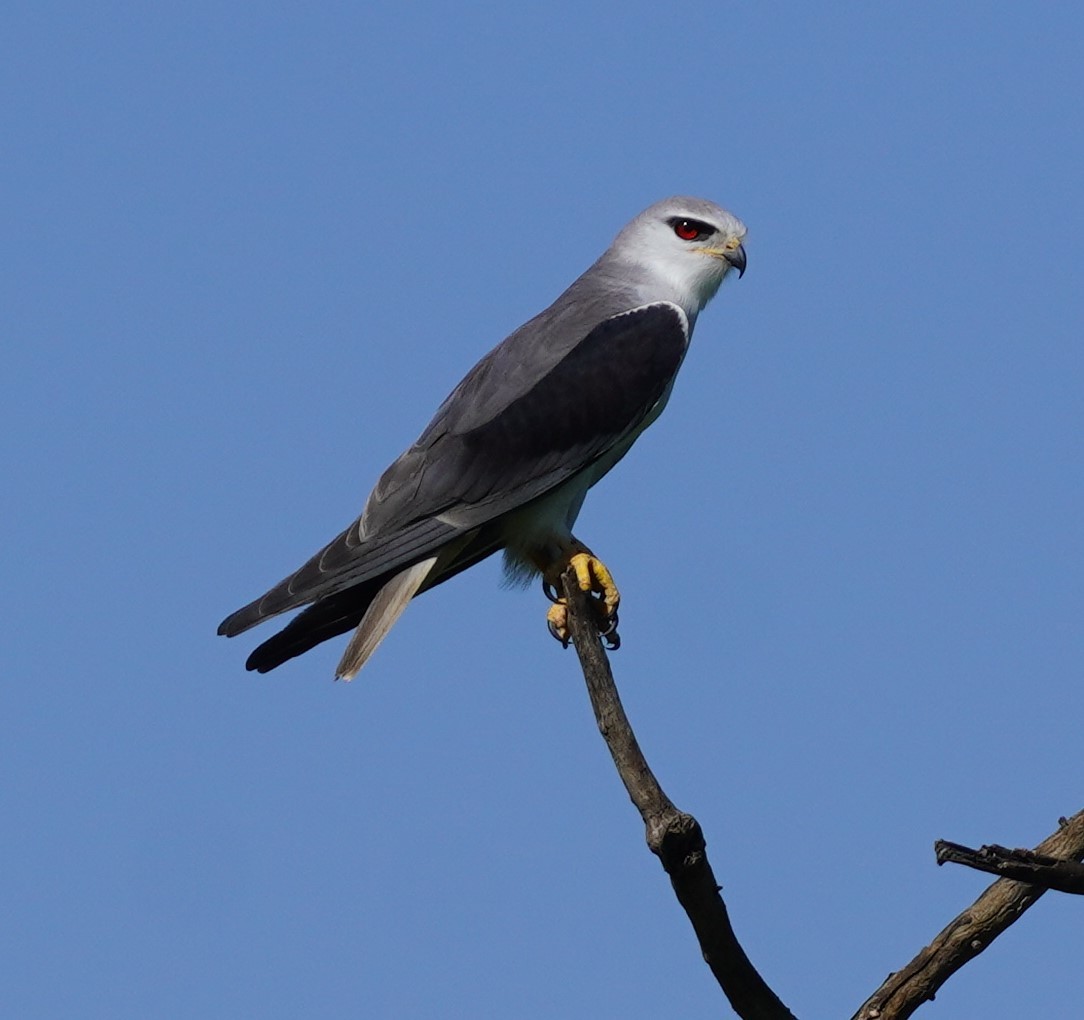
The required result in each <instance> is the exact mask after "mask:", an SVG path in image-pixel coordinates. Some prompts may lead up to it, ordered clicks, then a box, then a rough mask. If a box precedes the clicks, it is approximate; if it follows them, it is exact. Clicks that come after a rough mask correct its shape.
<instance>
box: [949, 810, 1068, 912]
mask: <svg viewBox="0 0 1084 1020" xmlns="http://www.w3.org/2000/svg"><path fill="white" fill-rule="evenodd" d="M1062 821H1063V822H1064V819H1062ZM933 848H934V851H935V852H936V854H937V863H938V864H963V865H965V866H966V867H968V868H975V869H976V870H977V871H987V872H989V873H990V874H991V875H1000V876H1001V877H1002V878H1012V879H1015V880H1016V881H1017V882H1027V883H1029V884H1030V885H1041V886H1042V887H1043V888H1044V889H1054V890H1056V891H1058V892H1064V893H1075V894H1076V895H1077V896H1082V895H1084V864H1077V863H1076V861H1065V860H1059V859H1058V858H1056V857H1044V856H1043V855H1042V854H1037V853H1035V851H1034V850H1010V849H1009V848H1008V847H1004V846H998V845H997V844H996V843H991V844H989V845H987V846H982V847H979V849H978V850H972V849H971V847H967V846H963V845H962V844H960V843H950V842H949V841H948V840H946V839H939V840H938V841H937V842H936V843H934V845H933Z"/></svg>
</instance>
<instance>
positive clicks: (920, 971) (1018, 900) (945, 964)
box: [854, 811, 1084, 1020]
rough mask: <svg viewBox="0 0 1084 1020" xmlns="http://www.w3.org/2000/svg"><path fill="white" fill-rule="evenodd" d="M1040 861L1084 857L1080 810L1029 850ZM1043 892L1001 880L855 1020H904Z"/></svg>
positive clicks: (891, 977)
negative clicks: (1041, 858)
mask: <svg viewBox="0 0 1084 1020" xmlns="http://www.w3.org/2000/svg"><path fill="white" fill-rule="evenodd" d="M1033 853H1035V854H1036V855H1038V856H1039V857H1043V858H1053V859H1059V860H1070V861H1080V860H1081V859H1082V858H1084V811H1080V812H1078V813H1077V814H1075V815H1073V817H1072V818H1070V819H1068V820H1066V819H1064V818H1063V819H1061V825H1060V828H1059V829H1058V831H1057V832H1055V833H1054V834H1053V835H1051V836H1048V837H1047V838H1046V839H1044V840H1043V841H1042V842H1041V843H1040V844H1039V845H1038V846H1037V847H1036V848H1035V850H1034V851H1033ZM1044 892H1046V889H1044V888H1043V887H1042V886H1038V885H1025V884H1023V883H1021V882H1015V881H1012V880H1011V879H1008V878H1000V879H998V880H997V881H996V882H995V883H994V884H993V885H991V886H990V887H989V888H988V889H987V890H986V891H985V892H984V893H983V894H982V895H981V896H980V897H979V898H978V899H977V900H975V902H974V903H973V904H972V905H971V906H970V907H968V908H967V910H965V911H964V912H963V913H962V914H960V915H959V917H957V918H956V919H955V920H953V921H951V922H949V925H948V927H946V928H945V929H944V931H942V932H941V934H940V935H938V936H937V938H935V939H934V940H933V942H931V943H930V944H929V945H928V946H926V948H925V949H923V950H922V951H921V952H920V953H919V954H918V955H917V956H916V957H915V958H914V959H913V960H912V961H911V962H910V963H909V964H907V966H906V967H904V968H903V970H900V971H897V972H896V973H894V974H890V975H889V976H888V980H887V981H885V983H884V984H883V985H881V987H880V988H878V989H877V991H876V992H874V993H873V995H872V996H870V998H869V999H867V1000H866V1002H865V1003H864V1004H863V1005H862V1008H861V1009H859V1011H858V1012H857V1013H855V1015H854V1020H904V1018H906V1017H909V1016H911V1015H912V1014H913V1013H914V1012H915V1010H916V1009H918V1007H919V1006H921V1005H922V1003H924V1002H926V1001H928V1000H930V999H932V998H933V997H934V995H935V993H936V992H937V990H938V989H939V988H940V987H941V986H942V985H943V984H944V983H945V982H946V981H947V980H948V979H949V978H950V977H951V976H952V975H953V974H955V973H956V971H958V970H959V969H960V968H961V967H962V966H963V965H964V964H965V963H967V962H968V961H969V960H973V959H974V958H975V957H976V956H978V955H979V953H981V952H982V951H983V950H984V949H985V948H986V947H987V946H988V945H990V943H991V942H993V940H994V939H996V938H997V937H998V935H1000V934H1001V933H1002V932H1003V931H1005V929H1006V928H1008V927H1009V925H1011V924H1012V923H1013V922H1014V921H1016V920H1017V918H1019V917H1020V915H1021V914H1023V913H1024V911H1025V910H1027V909H1028V907H1030V906H1031V905H1032V904H1033V903H1034V902H1035V901H1036V900H1037V899H1038V898H1039V897H1040V896H1042V894H1043V893H1044Z"/></svg>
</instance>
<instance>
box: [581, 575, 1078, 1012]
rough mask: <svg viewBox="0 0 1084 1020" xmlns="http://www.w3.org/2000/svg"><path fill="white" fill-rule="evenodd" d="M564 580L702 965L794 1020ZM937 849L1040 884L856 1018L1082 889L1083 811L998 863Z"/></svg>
mask: <svg viewBox="0 0 1084 1020" xmlns="http://www.w3.org/2000/svg"><path fill="white" fill-rule="evenodd" d="M561 583H562V586H563V589H564V594H565V596H566V598H567V599H568V606H569V627H570V630H571V632H572V640H573V643H574V644H575V646H576V653H577V655H579V658H580V665H581V667H582V669H583V675H584V679H585V680H586V682H587V692H588V694H589V696H590V698H591V706H592V708H593V709H594V712H595V720H596V721H597V722H598V728H599V730H600V732H601V733H602V736H603V738H604V739H605V741H606V746H607V747H608V748H609V750H610V755H611V756H612V757H613V760H614V764H615V765H616V766H617V771H618V774H619V775H620V777H621V781H622V782H623V783H624V784H625V789H626V790H627V791H628V794H629V797H630V798H631V800H632V802H633V804H634V805H635V806H636V809H637V810H638V811H639V812H640V816H641V817H642V818H643V820H644V826H645V828H646V830H647V845H648V847H649V848H650V849H651V851H652V853H654V854H656V855H657V856H658V858H659V860H660V861H661V862H662V866H663V868H665V869H666V873H667V874H668V875H669V876H670V882H671V884H672V886H673V888H674V893H675V894H676V896H677V898H678V901H679V902H680V903H681V905H682V907H683V908H684V909H685V913H686V914H687V915H688V917H689V920H690V921H691V922H692V926H693V929H694V931H695V932H696V937H697V940H698V941H699V942H700V949H701V951H702V952H703V954H704V960H705V962H706V963H707V964H708V966H709V967H710V968H711V972H712V974H714V975H715V979H716V980H717V981H718V982H719V985H720V987H721V988H722V990H723V992H724V993H725V994H726V997H727V998H728V999H729V1000H730V1004H731V1006H732V1007H733V1008H734V1012H735V1013H737V1014H738V1016H739V1017H741V1018H742V1020H794V1016H793V1014H792V1013H791V1012H790V1010H788V1009H787V1007H786V1006H784V1005H783V1003H782V1002H781V1001H780V999H779V997H778V996H777V995H776V994H775V992H773V991H772V990H771V988H769V987H768V985H767V983H766V982H765V981H764V979H763V978H762V977H761V976H760V974H759V973H758V972H757V970H756V968H755V967H754V966H753V964H752V963H751V962H750V961H749V958H748V957H747V956H746V955H745V951H744V950H743V949H742V947H741V945H740V943H739V942H738V939H737V936H736V935H735V934H734V929H733V928H732V927H731V924H730V917H729V915H728V913H727V909H726V904H725V903H724V902H723V898H722V896H721V895H720V891H721V890H720V886H719V884H718V882H717V881H716V879H715V875H714V873H713V872H712V870H711V865H710V864H709V863H708V857H707V850H706V844H705V841H704V834H703V832H702V831H701V829H700V825H699V823H698V822H697V820H696V819H695V818H693V816H692V815H690V814H687V813H685V812H684V811H680V810H678V808H676V807H675V806H674V804H673V802H672V801H671V800H670V798H669V797H667V796H666V794H665V793H664V792H663V790H662V787H661V786H660V785H659V782H658V780H657V779H656V778H655V776H654V774H653V773H652V771H651V768H650V767H649V766H648V764H647V761H646V760H645V758H644V756H643V752H641V750H640V745H639V744H638V743H637V741H636V735H635V734H634V733H633V731H632V727H631V726H630V724H629V721H628V717H627V716H626V715H625V710H624V708H623V706H622V704H621V698H620V696H619V695H618V693H617V687H616V685H615V684H614V679H613V673H612V672H611V671H610V663H609V659H608V658H607V656H606V652H605V650H604V649H603V647H602V643H601V642H600V640H599V636H598V627H597V626H596V614H595V611H594V608H593V605H592V599H591V596H589V595H588V594H586V593H584V592H582V591H581V590H580V588H579V585H578V584H577V582H576V578H575V574H574V572H572V571H569V572H567V573H566V574H565V575H564V576H563V577H562V579H561ZM938 846H939V850H938V853H939V863H943V862H944V861H946V860H953V861H957V860H959V861H960V862H961V863H967V864H970V865H971V866H972V867H980V868H982V869H983V870H987V871H991V870H996V873H999V874H1012V875H1013V876H1014V877H1017V878H1019V877H1028V878H1029V880H1030V881H1034V882H1041V883H1043V884H1041V885H1035V884H1028V885H1025V884H1023V883H1022V882H1018V881H1011V880H1010V879H1008V878H1001V879H999V880H998V881H997V882H995V883H994V884H993V885H991V886H990V887H989V888H988V889H987V890H986V891H985V892H984V893H983V894H982V895H981V896H980V897H979V898H978V899H977V900H976V901H975V903H974V904H972V906H971V907H969V908H968V909H967V910H965V911H964V912H963V913H962V914H960V916H959V917H957V918H956V919H955V920H954V921H952V922H951V923H950V924H949V925H948V927H947V928H945V930H944V931H942V932H941V933H940V934H939V935H938V936H937V938H935V939H934V940H933V942H931V943H930V944H929V945H928V946H926V948H925V949H923V950H922V951H921V952H920V953H919V954H918V956H916V957H915V958H914V960H912V961H911V962H910V963H909V964H908V965H907V966H906V967H904V968H903V969H902V970H900V971H897V972H896V973H893V974H890V975H889V977H888V979H887V980H886V981H885V983H884V984H883V985H882V986H881V987H880V988H878V989H877V991H876V992H875V993H874V994H873V995H872V996H871V997H870V998H869V999H868V1000H867V1001H866V1002H865V1003H864V1004H863V1005H862V1007H861V1008H860V1009H859V1011H858V1012H857V1013H856V1014H855V1016H854V1018H853V1020H904V1018H906V1017H909V1016H911V1015H912V1014H913V1013H914V1012H915V1010H916V1009H918V1007H919V1006H920V1005H922V1003H923V1002H926V1001H928V1000H930V999H932V998H933V997H934V993H935V992H936V991H937V990H938V989H939V988H940V987H941V986H942V985H943V984H944V983H945V981H946V980H948V978H949V977H951V976H952V974H954V973H955V972H956V971H957V970H958V969H959V968H960V967H962V966H963V965H964V964H965V963H967V961H968V960H971V959H973V958H974V957H976V956H978V955H979V953H981V952H982V951H983V950H984V949H985V948H986V947H987V946H988V945H989V944H990V943H991V942H992V941H993V940H994V939H995V938H996V937H997V936H998V935H1000V934H1001V933H1002V932H1003V931H1004V930H1005V929H1006V928H1008V927H1009V925H1011V924H1012V923H1013V922H1014V921H1015V920H1016V919H1017V918H1018V917H1019V916H1020V915H1021V914H1023V912H1024V911H1025V910H1027V909H1028V907H1030V906H1031V905H1032V903H1034V902H1035V901H1036V900H1037V899H1038V898H1039V897H1040V896H1042V894H1043V893H1044V892H1045V891H1046V887H1049V888H1055V889H1063V890H1064V891H1066V892H1079V891H1081V890H1080V889H1079V888H1076V887H1073V888H1070V886H1072V885H1073V884H1074V883H1075V882H1076V881H1077V879H1078V876H1079V874H1080V871H1081V870H1084V869H1079V868H1077V867H1076V865H1074V864H1070V865H1069V866H1066V865H1065V863H1064V862H1079V861H1081V860H1082V859H1084V811H1081V812H1080V813H1078V814H1076V815H1074V816H1073V817H1072V818H1070V819H1068V820H1065V819H1062V821H1061V827H1060V828H1059V829H1058V831H1057V832H1055V833H1054V834H1053V835H1052V836H1050V837H1048V838H1047V839H1045V840H1043V842H1042V843H1040V844H1039V845H1038V846H1037V847H1036V848H1035V850H1034V851H1006V852H1005V853H1006V854H1007V855H1008V857H1007V859H1006V860H1004V861H1000V860H998V859H997V854H996V852H995V851H996V850H1001V849H1003V848H984V851H985V853H986V859H985V860H984V861H983V863H980V864H976V863H974V861H973V860H964V856H966V853H970V854H973V855H977V856H978V858H980V859H982V853H983V852H981V851H980V852H976V851H968V848H967V847H959V846H958V845H957V844H946V843H941V844H939V845H938ZM944 848H950V849H948V850H946V849H944ZM965 852H966V853H965ZM942 854H944V855H945V856H944V857H943V859H942V857H941V855H942ZM1010 869H1024V870H1023V871H1021V870H1010ZM1059 883H1063V884H1059Z"/></svg>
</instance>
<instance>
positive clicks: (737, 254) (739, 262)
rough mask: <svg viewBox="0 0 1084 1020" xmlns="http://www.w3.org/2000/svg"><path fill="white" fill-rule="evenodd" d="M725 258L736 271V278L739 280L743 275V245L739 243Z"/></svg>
mask: <svg viewBox="0 0 1084 1020" xmlns="http://www.w3.org/2000/svg"><path fill="white" fill-rule="evenodd" d="M726 260H727V262H729V263H730V264H731V265H732V266H733V267H734V268H735V269H736V270H737V271H738V279H739V280H740V279H741V278H742V277H743V276H744V275H745V248H744V246H743V245H740V244H739V245H738V247H737V248H735V249H734V250H733V251H732V252H731V253H730V254H729V255H727V257H726Z"/></svg>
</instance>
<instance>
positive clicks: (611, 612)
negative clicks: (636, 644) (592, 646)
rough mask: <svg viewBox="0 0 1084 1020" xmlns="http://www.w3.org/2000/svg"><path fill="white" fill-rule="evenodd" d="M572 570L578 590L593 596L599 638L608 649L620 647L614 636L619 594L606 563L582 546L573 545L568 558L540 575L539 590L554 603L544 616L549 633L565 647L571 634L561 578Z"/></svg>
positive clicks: (553, 564)
mask: <svg viewBox="0 0 1084 1020" xmlns="http://www.w3.org/2000/svg"><path fill="white" fill-rule="evenodd" d="M569 567H571V568H572V569H573V570H575V572H576V581H577V583H578V584H579V586H580V590H581V591H585V592H590V593H592V594H593V595H595V596H596V597H595V598H592V599H591V605H592V607H593V608H594V610H595V613H596V615H597V617H598V626H599V635H600V636H601V637H602V638H603V639H604V640H605V641H606V644H607V647H609V648H610V649H611V650H613V649H616V648H619V647H620V645H621V638H619V637H618V635H617V607H618V605H619V604H620V602H621V593H620V592H619V591H618V590H617V585H616V584H614V579H613V575H612V574H611V573H610V571H609V569H608V568H607V567H606V564H605V563H603V562H602V560H600V559H598V558H597V557H596V556H595V555H594V553H592V552H591V550H590V549H588V548H587V547H586V546H584V545H580V544H579V543H577V544H576V547H575V548H574V550H572V551H570V553H569V554H568V555H565V556H562V557H560V558H559V559H558V560H557V561H556V562H554V563H552V564H550V566H549V568H548V569H547V570H546V571H544V572H543V574H542V590H543V591H544V592H545V593H546V597H547V598H548V599H549V600H550V601H551V602H552V603H553V605H552V606H550V608H549V612H548V613H546V625H547V626H548V627H549V631H550V633H551V634H552V635H553V636H554V637H555V638H556V639H557V640H558V641H560V642H561V644H562V645H564V646H565V647H566V648H567V647H568V642H569V641H570V640H571V637H572V634H571V632H570V630H569V628H568V604H567V600H566V599H565V597H564V596H563V595H562V594H561V590H562V589H561V575H562V574H564V572H565V571H566V570H567V569H568V568H569Z"/></svg>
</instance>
